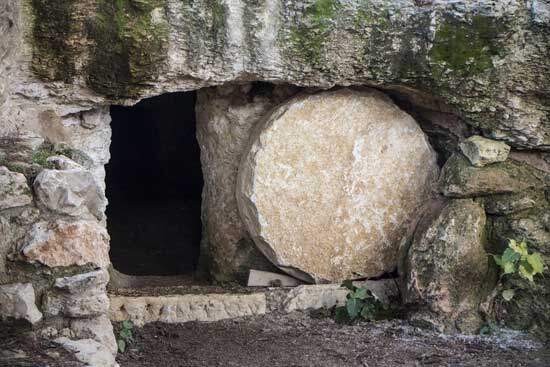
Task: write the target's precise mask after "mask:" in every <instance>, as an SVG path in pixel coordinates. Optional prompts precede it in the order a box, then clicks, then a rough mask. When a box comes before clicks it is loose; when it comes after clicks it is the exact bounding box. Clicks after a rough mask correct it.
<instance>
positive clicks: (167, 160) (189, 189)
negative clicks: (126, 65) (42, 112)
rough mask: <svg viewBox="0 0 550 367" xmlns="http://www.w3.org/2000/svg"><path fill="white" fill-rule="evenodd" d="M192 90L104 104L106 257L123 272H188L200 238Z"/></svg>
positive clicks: (193, 266) (199, 185) (199, 180)
mask: <svg viewBox="0 0 550 367" xmlns="http://www.w3.org/2000/svg"><path fill="white" fill-rule="evenodd" d="M195 99H196V93H195V92H187V93H171V94H165V95H161V96H159V97H154V98H149V99H146V100H143V101H141V102H140V103H138V104H136V105H135V106H132V107H122V106H113V107H111V117H112V123H111V127H112V131H113V136H112V142H111V160H110V162H109V164H108V165H107V166H106V171H107V172H106V173H107V176H106V185H107V197H108V199H109V206H108V207H107V228H108V230H109V234H110V236H111V254H110V255H111V261H112V263H113V266H114V268H115V269H116V270H118V271H120V272H122V273H126V274H131V275H176V274H178V275H181V274H192V273H193V272H194V271H195V270H196V268H197V264H198V259H199V249H200V241H201V218H200V215H201V192H202V185H203V178H202V170H201V164H200V149H199V145H198V143H197V139H196V134H195V132H196V123H195Z"/></svg>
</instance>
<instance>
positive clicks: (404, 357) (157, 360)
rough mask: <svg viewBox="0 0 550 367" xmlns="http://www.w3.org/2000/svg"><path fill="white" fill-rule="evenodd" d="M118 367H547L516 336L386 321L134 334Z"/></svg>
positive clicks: (159, 329)
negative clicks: (465, 333)
mask: <svg viewBox="0 0 550 367" xmlns="http://www.w3.org/2000/svg"><path fill="white" fill-rule="evenodd" d="M134 334H135V341H134V343H133V344H131V345H130V347H129V349H128V350H127V351H126V352H125V353H124V354H119V356H118V361H119V363H120V365H121V367H145V366H151V367H152V366H155V367H157V366H165V367H188V366H224V367H225V366H239V367H245V366H273V367H277V366H281V367H282V366H285V367H291V366H316V367H318V366H339V367H342V366H388V367H389V366H499V367H502V366H550V351H549V350H548V346H544V345H542V344H541V343H538V342H536V341H533V340H531V339H529V338H527V337H526V336H525V335H523V334H519V333H516V332H510V331H502V332H500V334H499V335H496V336H491V337H481V336H454V337H450V336H445V335H441V334H437V333H435V332H431V331H426V330H423V329H419V328H416V327H414V326H411V325H409V324H407V323H406V322H404V321H400V320H393V321H383V322H378V323H360V324H356V325H341V324H337V323H335V322H334V321H333V320H332V319H330V318H326V317H323V318H317V317H311V316H310V315H307V314H303V313H293V314H290V315H278V314H269V315H267V316H262V317H247V318H241V319H234V320H224V321H218V322H212V323H200V322H190V323H185V324H161V323H153V324H148V325H146V326H144V327H143V328H135V330H134Z"/></svg>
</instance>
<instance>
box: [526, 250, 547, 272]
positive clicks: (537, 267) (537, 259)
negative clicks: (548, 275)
mask: <svg viewBox="0 0 550 367" xmlns="http://www.w3.org/2000/svg"><path fill="white" fill-rule="evenodd" d="M527 262H528V263H529V265H531V267H532V268H533V275H535V274H540V273H542V272H543V270H544V263H543V261H542V257H541V256H540V254H539V253H538V252H535V253H533V254H531V255H527Z"/></svg>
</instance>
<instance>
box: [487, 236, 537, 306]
mask: <svg viewBox="0 0 550 367" xmlns="http://www.w3.org/2000/svg"><path fill="white" fill-rule="evenodd" d="M491 256H492V257H493V259H494V261H495V263H496V264H497V265H498V267H499V268H500V269H501V275H500V278H501V280H502V279H503V278H504V277H511V276H514V275H519V276H520V277H521V278H523V279H526V280H528V281H529V282H531V283H533V282H534V281H535V278H534V277H535V276H536V275H538V274H542V272H543V271H544V262H543V260H542V257H541V255H540V253H538V252H531V253H530V252H529V249H528V248H527V243H525V241H522V242H520V243H518V242H517V241H516V240H512V239H510V240H509V242H508V247H507V248H506V250H504V252H503V253H502V255H500V256H499V255H491ZM501 294H502V298H504V300H506V301H510V300H511V299H512V298H513V297H514V295H515V289H513V288H508V289H503V290H502V292H501Z"/></svg>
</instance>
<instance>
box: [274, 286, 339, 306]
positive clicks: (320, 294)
mask: <svg viewBox="0 0 550 367" xmlns="http://www.w3.org/2000/svg"><path fill="white" fill-rule="evenodd" d="M348 293H349V291H348V290H347V289H346V288H343V287H341V286H340V285H339V284H314V285H300V286H298V287H296V288H293V289H292V290H291V291H290V292H288V294H287V296H286V297H285V299H284V300H283V310H284V311H285V312H292V311H297V310H301V311H304V310H308V309H313V310H317V309H321V308H331V307H334V306H343V305H345V303H346V296H347V294H348Z"/></svg>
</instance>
